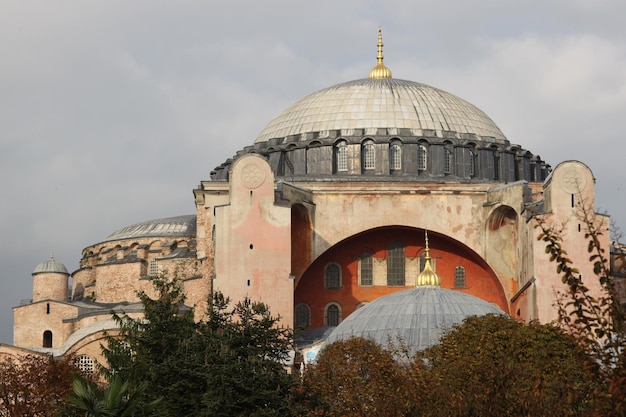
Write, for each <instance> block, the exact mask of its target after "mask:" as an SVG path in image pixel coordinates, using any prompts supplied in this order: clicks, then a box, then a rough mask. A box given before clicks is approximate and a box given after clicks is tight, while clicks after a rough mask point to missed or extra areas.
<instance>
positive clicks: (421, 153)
mask: <svg viewBox="0 0 626 417" xmlns="http://www.w3.org/2000/svg"><path fill="white" fill-rule="evenodd" d="M427 155H428V150H427V149H426V146H424V145H419V147H418V148H417V169H418V170H420V171H424V170H425V169H426V165H427V162H428V158H427Z"/></svg>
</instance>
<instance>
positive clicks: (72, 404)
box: [58, 375, 160, 417]
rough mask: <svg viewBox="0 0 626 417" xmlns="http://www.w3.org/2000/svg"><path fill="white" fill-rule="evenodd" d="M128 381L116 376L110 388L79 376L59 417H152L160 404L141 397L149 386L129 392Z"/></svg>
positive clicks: (75, 379)
mask: <svg viewBox="0 0 626 417" xmlns="http://www.w3.org/2000/svg"><path fill="white" fill-rule="evenodd" d="M128 388H129V387H128V382H124V381H122V380H121V379H120V378H119V377H113V379H112V380H111V381H110V383H109V384H107V385H104V386H103V385H101V384H98V383H97V382H96V381H92V380H88V379H85V378H82V377H81V376H79V375H77V376H76V377H75V378H74V382H73V384H72V392H71V394H70V395H69V396H68V397H67V399H66V402H67V405H66V407H65V408H64V409H63V410H62V411H61V412H60V413H59V414H58V416H59V417H78V416H81V417H138V416H144V415H150V413H151V411H152V410H153V409H154V407H155V406H156V405H158V403H159V402H160V401H158V400H157V401H154V402H153V403H150V404H147V405H146V404H142V403H141V402H140V396H141V395H142V393H143V392H144V391H145V389H146V385H145V384H144V385H142V386H140V387H139V388H138V389H136V390H135V391H134V392H133V393H132V394H131V393H129V389H128Z"/></svg>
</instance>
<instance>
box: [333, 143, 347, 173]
mask: <svg viewBox="0 0 626 417" xmlns="http://www.w3.org/2000/svg"><path fill="white" fill-rule="evenodd" d="M335 168H336V170H337V172H345V171H347V170H348V145H347V144H346V141H344V140H342V141H339V142H337V144H336V145H335Z"/></svg>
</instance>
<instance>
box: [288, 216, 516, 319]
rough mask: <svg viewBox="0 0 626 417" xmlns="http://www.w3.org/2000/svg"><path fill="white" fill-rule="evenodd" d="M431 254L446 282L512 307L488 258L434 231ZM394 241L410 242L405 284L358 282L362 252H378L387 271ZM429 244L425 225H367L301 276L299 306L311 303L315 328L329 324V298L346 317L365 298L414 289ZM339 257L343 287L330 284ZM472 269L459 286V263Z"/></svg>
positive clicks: (375, 255) (381, 266) (430, 234)
mask: <svg viewBox="0 0 626 417" xmlns="http://www.w3.org/2000/svg"><path fill="white" fill-rule="evenodd" d="M428 237H429V244H430V249H431V256H432V257H433V258H435V259H436V261H437V273H438V274H439V276H440V277H441V280H442V287H443V288H450V289H455V290H457V291H461V292H465V293H469V294H472V295H475V296H477V297H479V298H481V299H484V300H486V301H489V302H492V303H494V304H496V305H498V306H499V307H500V308H501V309H502V310H503V311H505V312H508V311H509V305H508V300H507V297H506V292H505V290H504V288H503V286H502V284H501V282H500V280H499V279H498V276H497V275H496V273H495V272H494V271H493V269H492V268H491V267H490V266H489V265H488V264H487V262H486V261H485V260H484V259H483V258H482V257H481V256H479V255H478V254H477V253H476V252H474V251H473V250H471V249H470V248H469V247H467V246H466V245H464V244H462V243H461V242H459V241H457V240H455V239H452V238H451V237H449V236H446V235H444V234H439V233H436V232H432V231H430V230H429V231H428ZM391 242H399V243H401V244H402V245H403V246H404V252H405V258H406V263H405V264H406V266H405V268H406V275H405V285H404V286H390V285H386V277H381V276H380V275H379V276H378V277H375V278H374V285H368V286H362V285H360V284H359V281H358V265H359V262H358V260H359V258H360V255H361V254H362V253H363V252H365V251H367V252H370V253H371V254H372V257H373V262H374V265H375V266H374V268H375V270H376V271H377V272H375V274H376V273H378V274H381V273H384V272H381V271H386V258H387V249H388V247H389V244H390V243H391ZM423 249H424V229H420V228H413V227H407V226H387V227H380V228H376V229H371V230H367V231H364V232H361V233H358V234H356V235H354V236H351V237H349V238H347V239H344V240H342V241H341V242H339V243H337V244H335V245H333V246H332V247H331V248H329V249H328V250H326V251H325V252H324V253H322V254H321V255H320V256H319V257H318V258H317V259H315V260H314V261H313V262H311V264H310V265H309V266H308V267H307V269H306V270H305V271H304V272H303V274H302V276H301V277H300V279H298V280H296V289H295V295H294V305H297V304H300V303H306V304H307V305H309V306H310V308H311V328H315V327H320V326H323V325H324V316H323V314H324V308H325V306H326V305H327V304H328V303H329V302H331V301H332V302H335V303H337V304H339V305H340V306H341V308H342V311H343V318H345V317H347V316H348V315H349V314H351V313H352V312H353V311H354V310H356V309H357V308H358V306H359V305H361V304H362V303H367V302H370V301H372V300H374V299H376V298H378V297H381V296H384V295H387V294H391V293H393V292H396V291H400V290H404V289H408V288H412V287H413V286H414V285H415V279H416V278H417V274H418V273H419V255H420V254H421V253H423ZM330 262H335V263H337V264H338V265H340V267H341V277H342V278H341V279H342V285H341V286H340V288H337V289H326V288H325V287H324V267H325V266H326V265H327V264H328V263H330ZM459 265H460V266H463V267H464V268H465V271H466V287H465V288H460V289H458V288H455V285H454V277H455V269H456V267H457V266H459Z"/></svg>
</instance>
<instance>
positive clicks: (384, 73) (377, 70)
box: [369, 26, 391, 78]
mask: <svg viewBox="0 0 626 417" xmlns="http://www.w3.org/2000/svg"><path fill="white" fill-rule="evenodd" d="M369 77H370V78H391V70H390V69H389V68H387V67H386V66H385V64H383V30H382V29H381V28H380V26H379V27H378V56H377V57H376V66H375V67H374V68H372V70H371V71H370V75H369Z"/></svg>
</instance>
